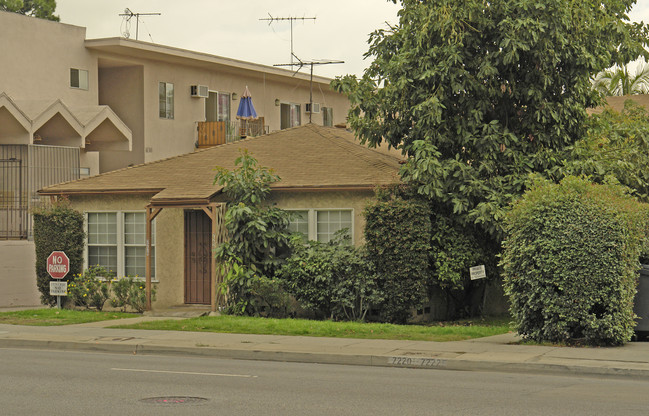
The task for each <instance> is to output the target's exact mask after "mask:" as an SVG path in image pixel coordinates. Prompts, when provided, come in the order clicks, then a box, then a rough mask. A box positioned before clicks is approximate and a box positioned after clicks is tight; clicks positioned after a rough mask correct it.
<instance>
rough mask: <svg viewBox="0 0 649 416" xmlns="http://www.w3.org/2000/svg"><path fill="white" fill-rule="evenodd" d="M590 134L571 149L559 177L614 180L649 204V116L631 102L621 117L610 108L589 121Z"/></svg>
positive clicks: (597, 180)
mask: <svg viewBox="0 0 649 416" xmlns="http://www.w3.org/2000/svg"><path fill="white" fill-rule="evenodd" d="M587 127H588V132H587V134H586V136H585V137H584V138H583V139H581V140H579V141H578V142H577V143H576V144H575V146H574V147H573V148H571V149H570V153H569V155H568V156H567V157H566V159H567V161H566V163H565V164H564V165H563V166H561V167H557V169H556V173H555V176H558V177H561V176H563V175H576V176H579V175H587V176H588V177H589V178H590V179H591V180H592V181H594V182H597V183H603V182H604V181H606V180H607V178H609V177H610V176H613V177H615V178H616V179H617V180H618V181H619V182H620V183H621V184H623V185H625V186H627V187H629V188H631V189H632V190H633V193H634V195H636V196H637V197H639V198H640V199H641V200H643V201H649V170H647V166H649V113H647V110H646V109H645V108H644V107H642V106H640V105H638V104H636V103H635V102H633V101H631V100H627V101H626V102H625V103H624V109H623V110H622V112H621V113H619V112H617V111H615V110H613V109H611V108H607V109H605V110H604V111H603V112H602V113H601V114H594V115H593V116H592V117H590V119H589V120H588V124H587Z"/></svg>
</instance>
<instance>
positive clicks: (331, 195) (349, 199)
mask: <svg viewBox="0 0 649 416" xmlns="http://www.w3.org/2000/svg"><path fill="white" fill-rule="evenodd" d="M373 196H374V193H373V192H372V191H354V192H351V191H337V192H335V191H312V192H275V193H273V194H272V196H271V200H272V201H273V202H274V203H276V204H277V206H278V207H280V208H283V209H293V210H304V209H352V211H353V212H352V213H353V219H354V223H353V233H352V235H353V240H354V241H353V242H354V244H355V245H360V244H363V242H364V238H363V230H364V228H365V217H364V216H363V211H364V209H365V206H366V205H367V203H368V202H369V201H370V200H371V199H372V197H373Z"/></svg>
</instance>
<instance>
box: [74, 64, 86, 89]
mask: <svg viewBox="0 0 649 416" xmlns="http://www.w3.org/2000/svg"><path fill="white" fill-rule="evenodd" d="M70 88H78V89H80V90H87V89H88V71H87V70H86V69H78V68H70Z"/></svg>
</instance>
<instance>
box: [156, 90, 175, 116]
mask: <svg viewBox="0 0 649 416" xmlns="http://www.w3.org/2000/svg"><path fill="white" fill-rule="evenodd" d="M158 97H159V99H160V118H168V119H173V118H174V84H172V83H170V82H160V83H159V84H158Z"/></svg>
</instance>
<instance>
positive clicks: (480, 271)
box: [469, 264, 487, 280]
mask: <svg viewBox="0 0 649 416" xmlns="http://www.w3.org/2000/svg"><path fill="white" fill-rule="evenodd" d="M469 273H470V274H471V280H478V279H485V278H486V277H487V272H486V270H485V268H484V264H483V265H480V266H475V267H470V268H469Z"/></svg>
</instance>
